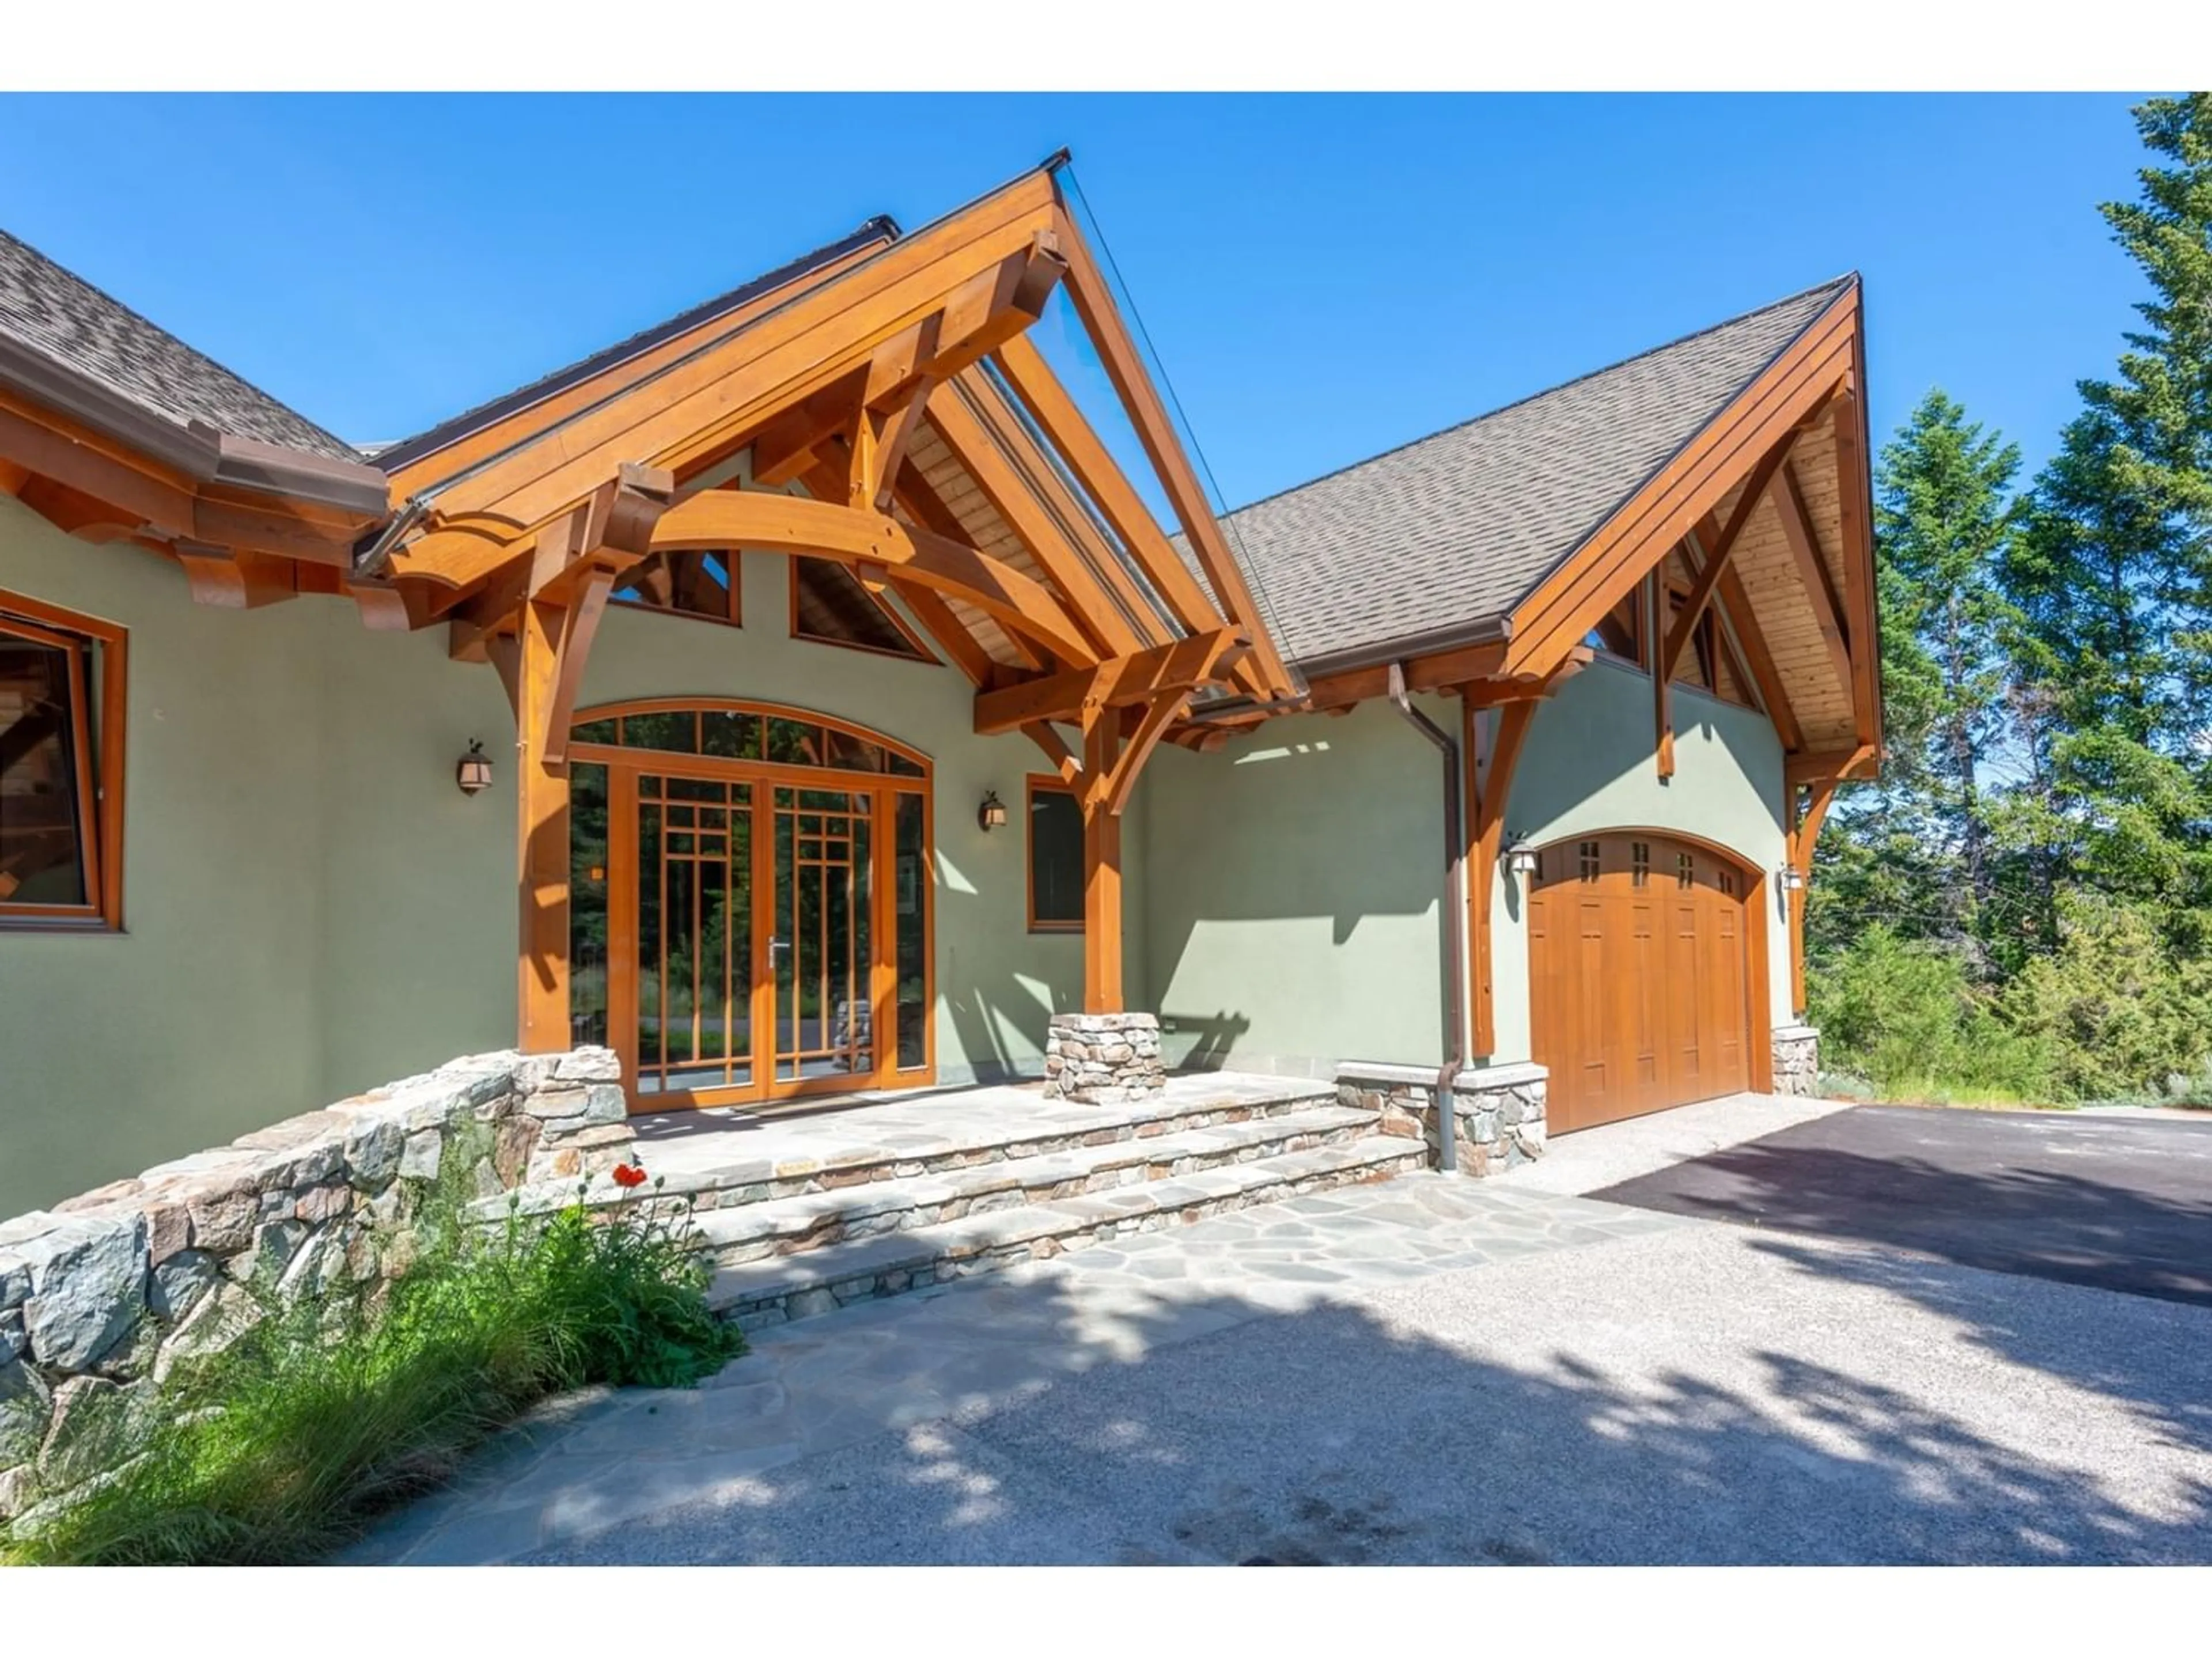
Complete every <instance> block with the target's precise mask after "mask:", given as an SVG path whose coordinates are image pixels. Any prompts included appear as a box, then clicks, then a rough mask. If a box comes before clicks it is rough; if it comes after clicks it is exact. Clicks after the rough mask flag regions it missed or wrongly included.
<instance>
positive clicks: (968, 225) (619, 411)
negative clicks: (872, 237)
mask: <svg viewBox="0 0 2212 1659" xmlns="http://www.w3.org/2000/svg"><path fill="white" fill-rule="evenodd" d="M1055 217H1056V209H1055V205H1054V200H1053V191H1052V185H1051V181H1050V179H1048V178H1047V177H1046V176H1045V175H1044V174H1042V173H1032V174H1030V175H1027V176H1025V177H1024V178H1022V179H1018V180H1016V181H1014V182H1013V183H1012V184H1011V185H1007V186H1006V187H1005V188H1004V189H1002V190H1000V191H994V193H993V194H992V195H990V196H988V197H984V198H983V199H982V200H981V201H979V202H976V203H975V204H971V205H970V206H969V208H967V209H966V210H963V211H962V212H960V213H958V214H956V215H954V216H952V217H951V218H949V219H946V220H944V221H942V222H939V223H938V224H936V225H933V226H932V227H930V228H928V229H927V230H924V231H921V232H919V233H917V234H915V235H913V236H911V237H908V238H907V239H905V240H902V241H900V242H896V243H894V244H892V245H891V246H889V247H887V248H884V250H883V251H882V252H879V253H878V254H876V255H875V256H874V257H872V258H869V259H867V260H866V261H864V262H863V263H861V264H858V265H855V266H854V267H853V268H852V269H850V270H848V271H847V272H846V273H845V274H844V275H842V276H839V277H838V278H837V279H836V280H835V281H833V282H829V283H824V284H823V285H822V286H820V287H819V288H816V289H811V290H809V291H807V292H805V293H803V294H800V295H798V296H796V297H795V298H793V299H792V300H790V301H787V303H785V304H783V305H781V306H779V307H775V308H774V309H773V310H771V311H769V312H768V313H764V314H763V315H762V316H761V317H760V318H759V319H757V321H756V322H755V323H754V324H753V325H751V326H750V327H748V328H745V329H744V330H742V331H737V332H735V333H733V334H732V335H731V336H730V337H727V338H725V339H721V340H719V341H717V342H715V343H713V344H711V345H708V346H704V347H702V348H701V349H699V350H698V351H696V353H694V354H692V355H691V356H689V357H687V358H684V359H679V360H678V361H677V362H672V363H671V364H669V365H668V366H667V367H666V368H664V369H663V370H662V371H661V372H660V373H659V374H656V375H655V376H654V377H653V379H651V380H649V381H647V382H646V383H645V384H644V385H641V386H637V387H635V388H634V389H633V390H632V391H631V392H629V393H628V394H626V395H623V396H621V397H617V398H612V399H611V400H609V401H608V402H607V403H606V404H604V405H602V406H600V407H598V408H595V409H587V410H583V411H580V412H579V413H578V414H576V415H575V416H574V417H573V418H572V419H570V420H568V421H566V422H562V423H561V424H559V425H557V426H556V427H554V428H551V429H550V430H549V431H546V432H544V433H541V434H539V435H536V436H534V437H532V438H531V439H530V440H528V441H526V442H523V443H521V444H519V445H517V446H516V447H514V448H513V449H512V450H511V451H509V452H507V453H505V454H503V455H501V456H500V457H498V458H497V459H493V460H490V461H488V462H486V463H485V464H483V465H481V466H480V467H478V468H477V470H476V471H473V472H471V473H468V474H466V475H465V476H463V477H459V478H457V479H454V480H453V481H452V482H450V483H447V484H445V485H443V486H441V489H440V491H439V493H438V495H437V497H436V500H435V510H436V519H435V524H434V532H435V531H444V530H454V531H459V532H469V531H471V530H472V529H475V528H477V526H482V527H483V532H485V533H489V534H493V535H495V536H497V535H502V534H503V535H512V534H513V533H514V532H518V531H522V530H527V529H529V528H531V527H532V526H536V525H538V524H540V523H542V522H544V520H547V519H549V518H550V517H552V516H553V515H555V514H556V513H560V512H562V511H563V510H565V509H566V508H567V507H568V506H569V505H570V504H571V503H573V502H574V501H578V500H580V499H582V498H583V497H584V496H586V495H588V494H589V492H590V491H592V489H595V488H597V487H598V484H599V481H600V480H602V479H604V478H605V477H607V476H608V475H609V474H610V473H611V471H613V470H614V467H615V465H616V464H617V462H618V461H620V460H622V459H628V458H642V459H647V460H650V461H651V462H653V464H654V465H659V466H665V467H668V468H670V469H671V471H674V472H675V473H676V474H677V475H678V477H685V476H688V475H689V474H690V472H691V471H695V470H696V468H698V467H699V466H702V465H706V464H708V462H709V461H710V460H711V459H714V457H715V456H717V455H720V454H723V453H727V452H728V450H729V448H730V447H731V446H732V444H734V443H737V442H739V441H743V440H744V437H745V436H746V435H749V434H750V433H751V432H753V431H755V430H757V428H759V427H760V426H761V425H762V424H763V422H766V421H767V420H769V418H770V417H772V416H775V415H776V414H777V413H779V412H780V411H781V410H785V409H787V408H789V407H790V406H791V405H792V404H795V403H797V402H799V401H800V400H801V399H803V398H807V397H809V396H811V394H812V393H813V392H817V391H819V390H820V389H821V388H822V387H823V386H827V385H829V383H830V382H832V381H834V380H837V379H839V378H840V377H842V376H843V375H845V374H849V373H850V372H851V371H852V369H853V368H855V367H858V366H860V365H861V364H863V363H866V362H867V361H868V359H869V357H870V356H872V354H873V353H874V351H875V350H876V349H877V348H878V346H880V345H882V344H883V343H885V342H886V341H889V340H892V339H895V338H896V337H898V336H899V335H900V334H902V332H904V331H907V330H908V329H911V328H913V327H914V326H915V325H917V324H919V323H921V322H922V321H923V320H924V319H926V318H928V317H930V316H932V315H934V314H936V313H939V312H941V311H943V310H944V309H945V305H946V302H947V299H948V296H951V295H956V294H957V293H958V292H959V291H960V290H961V289H962V288H963V284H965V283H969V282H971V281H972V280H973V279H974V278H975V277H976V276H978V275H979V274H981V273H983V272H989V271H996V270H999V268H1000V264H1001V263H1002V262H1003V261H1005V260H1006V258H1008V257H1009V256H1010V255H1013V254H1017V253H1020V252H1024V251H1025V250H1032V249H1034V248H1035V247H1036V236H1037V233H1039V232H1040V231H1048V230H1052V229H1054V219H1055ZM502 526H503V528H502ZM437 539H438V538H437V535H436V534H435V533H434V534H432V535H430V536H426V537H425V538H423V539H422V542H419V543H416V544H412V545H411V546H410V547H409V548H407V549H404V550H401V551H400V552H398V553H395V554H394V556H393V558H394V562H395V566H396V567H397V568H399V569H402V570H407V569H410V568H411V569H416V570H418V571H419V572H420V573H421V574H425V575H427V576H428V577H429V578H430V579H431V580H444V581H459V580H465V579H466V577H467V576H468V575H471V574H474V571H473V569H472V568H471V562H470V561H469V559H468V557H467V556H466V555H465V550H460V549H448V550H444V551H441V550H437V549H435V548H431V547H429V546H428V544H431V543H434V542H435V541H436V540H437ZM417 550H422V551H420V552H418V551H417ZM457 567H458V574H457Z"/></svg>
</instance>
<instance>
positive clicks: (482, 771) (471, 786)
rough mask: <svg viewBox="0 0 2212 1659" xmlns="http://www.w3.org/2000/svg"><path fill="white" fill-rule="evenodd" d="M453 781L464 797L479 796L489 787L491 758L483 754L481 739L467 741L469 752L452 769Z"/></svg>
mask: <svg viewBox="0 0 2212 1659" xmlns="http://www.w3.org/2000/svg"><path fill="white" fill-rule="evenodd" d="M453 781H454V782H455V783H458V784H459V785H460V787H461V793H463V794H465V795H480V794H482V793H483V792H484V791H485V790H487V789H489V788H490V787H491V757H490V756H489V755H487V754H485V753H484V751H483V741H482V740H481V739H479V738H470V739H469V752H468V753H467V754H465V755H464V756H462V757H461V758H460V762H459V764H458V765H456V766H455V767H454V768H453Z"/></svg>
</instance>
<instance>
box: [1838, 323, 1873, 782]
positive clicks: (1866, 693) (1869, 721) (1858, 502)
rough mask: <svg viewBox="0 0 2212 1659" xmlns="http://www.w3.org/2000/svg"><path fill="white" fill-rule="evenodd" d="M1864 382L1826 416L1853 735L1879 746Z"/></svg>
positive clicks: (1854, 384) (1858, 380) (1857, 380)
mask: <svg viewBox="0 0 2212 1659" xmlns="http://www.w3.org/2000/svg"><path fill="white" fill-rule="evenodd" d="M1864 379H1865V369H1864V364H1863V362H1862V363H1860V364H1859V365H1858V368H1857V372H1855V373H1854V374H1853V376H1852V380H1851V388H1850V390H1849V391H1847V392H1844V395H1843V396H1842V397H1840V398H1837V399H1836V401H1835V404H1833V406H1832V411H1831V418H1832V420H1833V421H1834V422H1835V428H1834V430H1835V439H1836V500H1837V504H1838V515H1839V522H1840V524H1841V526H1842V530H1843V544H1844V545H1843V555H1844V590H1845V593H1846V596H1847V597H1848V599H1850V619H1851V620H1850V637H1851V640H1852V641H1853V642H1854V645H1855V647H1856V648H1855V649H1854V650H1853V651H1852V653H1851V675H1850V687H1851V714H1852V720H1853V730H1854V732H1856V733H1857V737H1858V740H1859V741H1860V742H1861V743H1862V744H1877V743H1879V742H1880V741H1881V685H1880V681H1879V679H1878V678H1877V675H1878V673H1879V670H1880V664H1879V662H1878V661H1877V658H1878V657H1879V654H1880V652H1879V648H1878V646H1877V644H1876V637H1877V630H1878V629H1879V628H1880V626H1881V623H1880V616H1881V611H1880V609H1879V606H1878V604H1877V601H1876V599H1875V557H1874V533H1873V529H1872V525H1873V519H1872V513H1873V498H1872V496H1871V495H1870V494H1869V490H1870V484H1869V474H1868V471H1867V461H1866V416H1865V414H1864V411H1863V405H1862V404H1860V402H1859V398H1858V392H1857V388H1858V386H1860V385H1861V384H1863V381H1864Z"/></svg>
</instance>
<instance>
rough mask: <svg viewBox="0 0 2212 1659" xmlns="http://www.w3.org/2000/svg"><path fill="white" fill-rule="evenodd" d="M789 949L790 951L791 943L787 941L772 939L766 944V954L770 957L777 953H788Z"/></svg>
mask: <svg viewBox="0 0 2212 1659" xmlns="http://www.w3.org/2000/svg"><path fill="white" fill-rule="evenodd" d="M789 949H791V941H790V940H789V939H770V940H769V942H768V953H769V955H770V956H771V957H772V956H774V955H775V953H776V952H777V951H788V950H789Z"/></svg>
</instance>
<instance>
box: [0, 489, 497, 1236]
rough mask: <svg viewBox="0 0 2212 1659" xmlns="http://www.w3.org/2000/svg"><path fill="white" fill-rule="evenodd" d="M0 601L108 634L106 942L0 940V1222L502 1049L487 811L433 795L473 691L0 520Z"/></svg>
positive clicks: (411, 659) (392, 650) (318, 620)
mask: <svg viewBox="0 0 2212 1659" xmlns="http://www.w3.org/2000/svg"><path fill="white" fill-rule="evenodd" d="M0 587H4V588H8V589H10V590H12V591H15V592H21V593H24V594H27V595H28V596H29V597H31V598H33V599H43V600H45V601H46V602H47V603H49V604H52V605H63V606H65V607H67V608H69V609H70V610H73V611H80V612H83V613H85V614H88V615H90V616H93V617H100V618H101V619H104V620H106V621H108V622H112V623H120V624H121V625H122V626H124V627H125V628H126V629H129V630H130V641H129V647H130V684H129V687H128V697H127V701H128V711H129V712H128V719H127V726H128V739H129V741H128V747H127V750H126V757H125V780H124V784H125V820H124V892H123V905H124V928H125V931H124V932H123V933H120V934H112V933H21V932H7V933H0V1216H5V1215H10V1214H13V1213H15V1212H17V1211H19V1210H21V1209H25V1208H27V1207H29V1206H33V1205H36V1204H40V1203H46V1202H52V1201H53V1200H57V1199H60V1198H63V1197H65V1196H67V1195H68V1194H71V1193H75V1192H78V1191H81V1190H82V1189H83V1188H88V1187H90V1186H94V1185H97V1184H99V1183H100V1182H106V1181H110V1180H113V1179H115V1178H117V1177H118V1176H125V1175H131V1174H135V1173H136V1172H137V1171H138V1170H141V1169H143V1168H145V1167H146V1166H147V1165H149V1164H154V1163H157V1162H159V1161H161V1160H162V1159H164V1158H172V1157H176V1156H179V1155H180V1154H182V1153H185V1152H192V1151H195V1150H197V1149H198V1148H200V1147H203V1146H213V1145H219V1144H220V1143H222V1141H224V1140H227V1139H230V1138H231V1137H232V1136H234V1135H236V1134H240V1133H244V1132H245V1131H246V1130H248V1129H252V1128H254V1127H258V1126H260V1125H263V1124H265V1123H269V1122H270V1121H274V1120H276V1119H277V1118H280V1117H285V1116H289V1115H292V1114H293V1113H295V1112H299V1111H302V1110H306V1109H310V1108H312V1107H314V1106H316V1105H319V1104H321V1103H323V1102H325V1101H326V1100H329V1099H331V1098H334V1097H337V1096H340V1095H343V1094H345V1093H349V1092H351V1091H356V1090H358V1089H360V1088H362V1087H365V1086H368V1085H371V1084H374V1083H377V1082H381V1081H384V1080H386V1079H390V1078H392V1077H395V1076H398V1075H401V1074H404V1073H406V1072H409V1071H411V1070H416V1069H419V1068H422V1067H425V1066H432V1065H435V1064H436V1063H437V1062H438V1061H439V1060H444V1059H447V1058H450V1057H451V1056H452V1055H453V1054H458V1053H462V1052H465V1051H466V1050H468V1049H471V1048H495V1047H497V1046H499V1045H500V1044H501V1043H503V1042H508V1041H510V1040H511V1038H512V1030H513V1012H512V1011H513V986H512V981H513V933H514V920H513V917H514V909H513V874H512V869H513V836H514V831H513V820H512V816H511V813H510V812H506V811H501V806H500V805H499V804H498V803H497V802H495V801H490V800H483V801H477V802H471V801H468V800H465V799H464V798H463V797H462V796H461V794H460V793H459V791H457V790H456V789H455V788H454V787H453V761H454V758H455V757H456V756H458V754H459V752H460V750H461V749H462V748H464V747H465V741H464V739H465V738H466V737H467V736H469V735H471V734H473V733H476V732H483V733H484V734H485V735H487V736H488V737H489V738H497V737H498V736H499V734H500V733H501V731H502V730H503V729H506V728H507V727H509V726H511V724H512V722H511V721H510V720H509V719H508V716H507V711H506V701H505V699H504V697H503V696H501V693H500V691H499V689H498V686H497V684H496V682H495V680H494V679H493V677H492V676H490V675H489V673H488V672H486V671H484V670H483V669H481V668H477V669H474V670H467V669H464V668H463V667H461V666H460V665H455V664H452V663H449V662H447V659H446V657H445V654H444V652H443V649H442V641H441V640H439V639H437V638H435V637H433V636H429V635H422V636H416V637H410V638H404V639H401V638H394V637H392V636H391V635H372V634H370V633H368V630H366V629H363V628H362V624H361V622H360V619H359V617H358V616H357V615H356V612H355V611H354V608H353V606H351V605H348V604H344V603H343V602H341V601H338V600H335V599H298V600H295V601H292V602H290V603H287V604H283V605H271V606H268V607H265V608H264V609H261V610H258V611H221V610H216V609H212V608H210V607H208V606H204V605H194V604H192V603H191V599H190V596H189V594H188V592H187V591H186V587H185V579H184V575H183V573H182V572H181V571H180V570H179V569H178V568H176V567H175V566H173V565H171V564H168V563H167V562H164V561H162V560H161V559H159V558H157V557H155V556H152V555H149V554H143V553H140V552H137V551H136V550H131V549H127V548H119V547H95V546H91V545H88V544H85V543H83V542H80V541H76V540H74V539H72V538H69V537H67V536H64V535H63V534H61V533H60V532H58V531H57V530H55V529H54V528H53V527H52V526H50V525H48V524H47V523H46V521H45V520H43V519H40V518H39V517H37V516H36V515H35V514H33V513H30V512H29V511H27V509H25V508H24V507H21V505H19V504H18V503H16V502H15V501H12V500H6V499H0ZM488 968H489V974H490V976H489V978H486V977H485V975H486V972H487V969H488Z"/></svg>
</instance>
